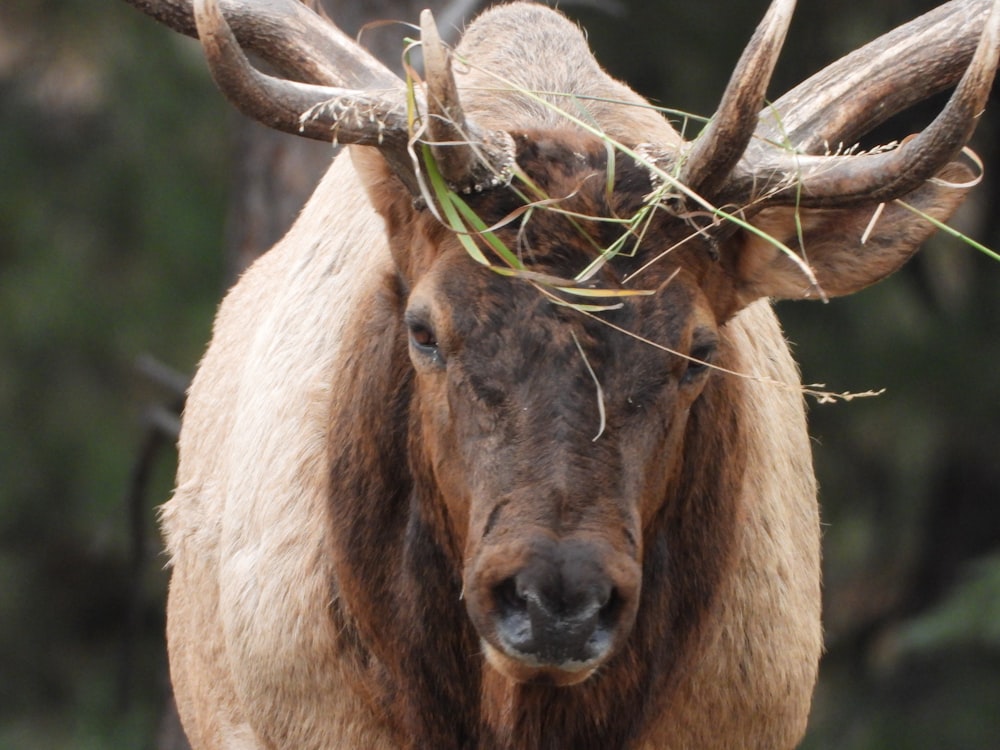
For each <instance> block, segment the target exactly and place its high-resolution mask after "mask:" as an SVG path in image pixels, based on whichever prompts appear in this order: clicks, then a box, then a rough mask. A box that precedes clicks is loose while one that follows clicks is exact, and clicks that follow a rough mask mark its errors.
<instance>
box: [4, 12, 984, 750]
mask: <svg viewBox="0 0 1000 750" xmlns="http://www.w3.org/2000/svg"><path fill="white" fill-rule="evenodd" d="M342 4H343V5H345V6H346V10H344V9H339V10H340V11H341V12H347V11H350V10H352V9H353V10H356V9H357V6H359V5H364V6H365V8H366V9H367V10H368V12H369V13H370V14H375V15H376V16H378V17H383V18H406V19H408V20H412V19H413V18H414V17H415V14H413V13H412V11H411V10H409V8H408V7H407V8H405V9H404V7H403V6H404V5H405V3H403V2H395V3H393V2H392V0H386V1H385V2H383V3H382V6H385V7H381V6H379V7H377V8H376V7H373V4H370V3H369V4H363V3H359V2H355V3H342ZM427 4H429V5H431V6H432V7H441V6H443V5H446V3H440V2H439V3H427ZM936 4H937V3H934V2H917V1H916V0H883V1H882V2H879V3H866V4H857V5H855V4H851V5H847V6H845V5H843V4H839V3H824V2H819V0H803V2H801V3H800V8H799V10H798V11H797V16H796V20H795V21H794V23H793V26H792V30H791V33H790V38H789V42H788V44H787V45H786V52H785V54H784V57H783V60H782V62H781V64H780V65H779V69H778V72H777V75H776V79H775V84H774V86H773V88H772V92H774V93H780V92H781V91H784V90H786V89H788V88H790V87H791V86H792V85H794V84H795V83H798V82H799V81H800V80H802V79H803V78H804V77H806V76H807V75H808V74H810V73H812V72H814V71H816V70H818V69H819V68H821V67H822V66H823V65H825V64H827V63H828V62H831V61H832V60H834V59H836V58H837V57H839V56H841V55H843V54H845V53H846V52H848V51H850V50H852V49H854V48H855V47H857V46H859V45H860V44H862V43H864V42H865V41H868V40H870V39H871V38H874V37H875V36H877V35H878V34H879V33H882V32H884V31H887V30H888V29H890V28H892V27H894V26H895V25H898V24H899V23H902V22H904V21H906V20H909V19H910V18H912V17H914V16H916V15H919V14H920V13H921V12H924V11H926V10H928V9H929V8H931V7H933V6H934V5H936ZM330 5H331V7H332V6H334V5H335V3H330ZM375 5H378V4H375ZM452 5H454V3H453V4H452ZM465 5H472V3H465ZM765 6H766V2H765V1H764V0H754V2H747V3H737V2H732V1H730V2H723V1H722V0H702V2H698V3H692V2H680V0H647V1H646V2H639V0H631V1H630V2H601V1H600V0H591V1H590V2H586V3H563V7H564V9H565V10H566V12H567V13H569V14H570V15H572V16H574V17H578V18H580V19H581V21H582V22H583V23H584V25H585V26H586V27H587V28H588V29H589V32H590V39H591V43H592V45H593V46H594V48H595V49H596V51H597V56H598V59H600V60H601V61H602V62H603V63H604V64H605V65H606V66H607V67H608V68H609V70H610V71H611V72H612V73H613V74H614V75H616V76H619V77H622V78H625V79H626V80H628V81H629V82H630V83H631V84H632V85H633V86H634V87H636V88H637V89H638V90H639V91H640V92H641V93H643V94H645V95H647V96H649V97H652V98H654V99H656V100H658V101H659V102H660V103H662V104H665V105H669V106H671V107H674V108H677V109H682V110H687V111H691V112H698V113H710V112H711V111H712V110H713V109H714V106H715V104H716V99H717V97H718V96H719V94H720V93H721V91H722V88H723V87H724V85H725V82H726V79H727V77H728V73H729V70H730V69H731V67H732V65H733V63H734V62H735V59H736V57H737V56H738V54H739V51H740V49H741V47H742V45H743V44H744V43H745V41H746V40H747V38H748V37H749V35H750V33H751V30H752V28H753V27H754V25H755V24H756V23H757V21H758V20H759V18H760V17H761V15H762V14H763V11H764V8H765ZM394 7H395V9H396V10H397V11H399V12H398V13H394V12H393V8H394ZM333 13H334V17H335V18H340V19H343V16H340V15H338V9H334V10H333ZM342 23H343V25H344V26H345V27H348V24H347V23H346V22H344V21H343V20H342ZM352 23H353V21H352ZM355 28H356V27H355ZM348 30H349V31H350V32H351V33H353V31H354V28H348ZM374 36H375V37H378V33H375V34H374ZM376 42H377V39H376ZM373 43H374V42H373ZM995 92H996V89H995ZM940 103H941V102H940V101H939V100H935V101H934V102H932V103H931V105H929V107H927V108H918V109H917V111H914V112H912V113H910V114H909V115H908V117H907V119H903V120H899V121H897V122H895V123H894V125H893V127H894V129H895V130H894V132H892V133H889V134H888V135H887V136H886V139H891V138H895V137H900V136H903V135H906V134H908V133H910V132H913V131H915V130H917V129H919V128H920V127H922V126H923V125H924V124H926V122H927V121H929V119H930V118H931V117H932V116H933V107H934V106H940ZM236 123H237V116H236V115H234V114H233V113H232V112H231V111H230V108H229V107H228V106H227V105H226V103H225V102H224V101H223V100H222V97H221V96H220V95H219V94H218V93H217V92H216V91H215V90H214V89H213V87H212V84H211V82H210V81H209V80H208V77H207V74H206V72H205V70H204V65H203V63H202V61H201V58H200V53H199V51H198V49H197V47H196V45H195V44H194V43H193V42H191V41H190V40H187V39H183V38H180V37H178V36H176V35H174V34H173V33H171V32H169V31H167V30H165V29H162V28H159V27H157V25H156V24H155V23H153V22H152V21H150V20H149V19H147V18H145V17H143V16H141V15H140V14H139V13H137V12H136V11H134V10H133V9H131V8H129V7H128V6H126V5H125V4H124V3H122V2H116V1H114V0H112V2H102V3H95V2H93V0H6V1H5V2H4V3H3V4H2V5H0V177H2V179H0V356H2V363H3V366H2V368H0V424H2V426H3V430H2V432H0V750H3V749H6V748H11V749H14V748H31V749H34V748H40V749H46V748H154V747H158V748H165V747H167V746H172V745H170V743H171V742H172V740H171V739H170V738H169V737H168V736H167V734H166V733H164V731H165V730H162V729H161V727H162V726H163V716H164V706H165V700H166V695H167V678H166V669H165V660H164V656H163V639H162V635H161V633H162V629H163V599H164V591H165V583H166V576H165V573H164V571H163V563H164V559H163V557H162V556H161V554H160V547H159V541H158V537H157V535H156V531H155V506H156V505H158V504H159V503H161V502H162V501H163V500H165V499H166V497H167V496H168V494H169V491H170V487H171V475H172V472H173V461H174V459H173V455H172V450H171V449H170V446H169V444H166V446H165V448H164V449H162V450H158V451H156V450H154V449H155V448H156V444H157V440H158V438H157V437H155V435H156V434H157V433H156V432H155V431H154V429H153V427H154V426H155V425H162V424H163V423H164V422H165V421H169V420H168V419H167V418H166V417H165V414H168V413H169V407H170V406H171V405H172V402H173V401H175V400H176V394H175V393H174V390H173V389H172V388H171V387H168V386H166V385H164V384H162V383H157V382H156V380H155V379H154V378H150V376H149V375H148V370H149V367H148V366H146V367H145V368H144V367H143V366H141V363H142V362H144V361H145V362H148V361H149V358H150V357H152V358H155V360H156V361H158V362H160V363H162V364H164V365H167V366H169V367H170V368H173V369H175V370H176V371H178V372H179V373H181V374H182V375H183V376H188V375H190V373H191V372H193V370H194V367H195V364H196V362H197V360H198V358H199V356H200V354H201V352H202V351H203V348H204V346H205V343H206V342H207V340H208V337H209V334H210V326H211V318H212V314H213V311H214V309H215V306H216V304H217V301H218V299H219V297H220V295H221V293H222V292H223V290H224V288H225V286H226V284H227V283H228V282H227V280H226V279H227V277H228V276H230V275H231V274H232V272H233V271H232V266H233V261H232V258H231V257H229V258H227V256H226V254H225V253H224V252H223V246H224V244H225V243H226V242H227V239H226V238H227V237H228V242H229V244H230V246H231V245H232V243H233V242H234V236H235V235H238V234H239V233H240V231H243V229H245V224H246V222H245V221H236V222H235V224H234V220H233V219H232V218H230V219H229V225H228V227H227V216H228V217H232V216H233V215H234V212H238V211H239V207H238V199H236V198H234V187H243V186H244V182H245V180H244V177H245V174H246V167H245V165H243V166H241V165H240V164H239V163H238V162H239V161H240V155H241V154H246V153H248V151H247V150H246V148H245V146H240V145H239V142H238V141H237V140H234V138H233V135H232V133H233V131H234V129H236ZM998 131H1000V100H998V99H997V97H996V96H995V95H994V97H993V101H991V104H990V108H989V109H988V112H987V115H986V116H985V117H984V119H983V122H982V124H981V126H980V129H979V132H978V134H977V136H976V138H975V140H974V142H973V145H974V146H975V147H976V149H977V151H978V152H979V154H980V155H981V156H982V157H983V159H984V161H985V162H986V164H987V180H986V181H985V182H984V184H983V185H981V186H980V187H979V188H977V189H976V191H975V192H974V197H973V198H972V199H970V201H968V205H967V207H966V208H964V209H963V211H962V213H961V214H960V215H959V216H958V217H957V218H956V220H955V222H953V223H954V224H955V225H956V226H958V227H959V228H961V229H962V230H963V231H965V232H966V233H968V234H969V235H971V236H973V237H975V238H977V239H978V240H980V241H982V242H983V243H984V244H986V245H988V246H990V247H993V248H1000V220H998V218H997V217H998V213H997V211H996V210H995V209H994V208H993V207H994V206H997V205H1000V202H998V195H997V191H998V184H1000V183H998V181H997V180H996V179H995V173H996V172H997V171H1000V170H998V167H1000V154H998V147H997V144H998V143H1000V138H998ZM241 175H242V176H243V177H241ZM236 225H238V226H236ZM234 226H235V228H234ZM241 228H243V229H241ZM235 241H236V242H239V238H236V240H235ZM998 292H1000V263H997V262H995V261H992V260H989V259H988V258H986V257H985V256H983V255H982V254H980V253H978V252H977V251H975V250H973V249H971V248H969V247H967V246H965V245H962V244H961V243H960V242H958V241H956V240H954V239H950V238H942V237H938V238H935V240H933V241H932V242H931V243H929V244H928V245H927V247H926V248H925V250H924V251H922V252H921V253H920V255H919V256H918V257H917V259H916V260H915V261H914V262H912V263H911V264H910V265H909V266H907V268H906V269H904V271H902V272H900V273H899V274H897V275H896V276H894V277H893V278H892V279H890V280H888V281H886V282H884V283H882V284H880V285H878V286H876V287H874V288H872V289H870V290H867V291H865V292H863V293H861V294H859V295H856V296H854V297H852V298H849V299H843V300H837V301H834V302H831V303H830V304H828V305H822V304H818V303H796V304H787V303H786V304H782V305H781V307H780V309H779V312H780V314H781V317H782V319H783V321H784V323H785V325H786V328H787V330H788V335H789V338H790V339H791V340H792V341H793V342H794V345H795V351H796V354H797V357H798V359H799V361H800V362H801V363H802V368H803V375H804V380H805V382H808V383H811V382H823V383H826V384H827V385H828V386H829V387H830V388H831V389H833V390H837V391H841V390H854V391H866V390H869V389H872V388H885V389H886V392H885V394H884V395H882V396H881V397H879V398H876V399H865V400H860V401H856V402H853V403H850V404H846V405H845V404H841V405H836V406H811V425H812V433H813V435H814V436H815V453H816V462H817V468H818V472H819V475H820V481H821V485H822V502H823V515H824V521H825V524H826V527H825V558H826V562H825V568H826V573H825V575H826V584H825V591H826V593H825V596H826V626H827V642H828V654H827V656H826V658H825V660H824V663H823V667H822V675H821V683H820V686H819V689H818V691H817V695H816V702H815V709H814V714H813V723H812V728H811V730H810V734H809V737H808V739H807V741H806V745H805V746H806V747H808V748H845V749H847V748H850V749H852V750H853V749H857V750H862V749H866V750H867V749H875V748H893V749H897V748H913V749H917V748H921V749H923V748H927V749H928V750H930V749H932V748H933V749H934V750H939V749H941V748H963V749H965V748H984V749H985V748H995V747H997V746H998V744H997V743H998V739H997V738H998V737H1000V710H998V708H1000V504H998V503H997V499H998V497H1000V460H998V456H997V454H998V450H1000V378H998V377H997V373H996V371H995V370H994V368H995V367H997V366H998V365H1000V294H998ZM161 444H162V441H161ZM144 458H145V459H147V460H145V461H144V460H143V459H144ZM140 469H141V470H143V471H148V473H149V474H150V481H149V485H148V488H147V492H146V493H145V494H144V495H141V496H134V494H133V493H132V492H131V490H130V487H131V486H132V484H133V482H134V480H135V479H136V472H137V471H138V470H140ZM130 498H132V499H133V500H134V499H136V498H137V499H138V501H139V502H138V503H136V502H132V501H130ZM137 532H141V534H138V533H137Z"/></svg>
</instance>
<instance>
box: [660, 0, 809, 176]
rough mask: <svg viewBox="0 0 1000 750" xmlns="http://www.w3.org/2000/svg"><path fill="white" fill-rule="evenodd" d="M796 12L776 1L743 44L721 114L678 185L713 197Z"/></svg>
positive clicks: (785, 1)
mask: <svg viewBox="0 0 1000 750" xmlns="http://www.w3.org/2000/svg"><path fill="white" fill-rule="evenodd" d="M794 10H795V0H774V2H772V3H771V5H770V7H769V8H768V10H767V13H766V14H765V16H764V19H763V20H762V21H761V22H760V25H759V26H758V27H757V30H756V31H755V32H754V35H753V37H752V38H751V39H750V42H749V44H747V47H746V49H745V50H744V51H743V55H742V56H741V57H740V60H739V62H738V63H737V64H736V69H735V70H734V71H733V74H732V76H731V77H730V79H729V84H728V85H727V86H726V91H725V93H724V94H723V95H722V101H721V103H720V104H719V109H718V110H717V111H716V113H715V115H714V117H712V120H711V121H710V122H709V124H708V125H707V126H706V127H705V129H704V130H703V131H702V132H701V134H700V135H699V136H698V138H697V139H696V140H695V141H694V143H693V144H692V147H691V152H690V153H689V154H688V156H687V158H686V159H685V161H684V166H683V168H682V170H681V174H680V180H681V182H683V183H684V184H685V185H687V186H688V187H689V188H691V190H693V191H695V192H698V193H704V194H707V195H711V194H712V193H713V192H714V191H715V190H716V189H717V188H718V187H719V186H720V185H721V184H722V182H723V181H724V180H725V178H726V177H727V176H728V175H729V173H730V172H731V171H732V169H733V167H734V166H736V163H737V162H738V161H739V159H740V157H741V156H742V155H743V152H744V151H745V150H746V147H747V144H748V143H750V139H751V138H752V137H753V134H754V130H755V129H756V128H757V118H758V113H759V112H760V109H761V107H762V106H763V104H764V94H765V93H767V84H768V83H769V82H770V80H771V73H772V72H773V71H774V66H775V63H777V61H778V55H779V53H780V52H781V46H782V44H783V43H784V41H785V34H786V33H787V31H788V24H789V23H790V22H791V20H792V11H794Z"/></svg>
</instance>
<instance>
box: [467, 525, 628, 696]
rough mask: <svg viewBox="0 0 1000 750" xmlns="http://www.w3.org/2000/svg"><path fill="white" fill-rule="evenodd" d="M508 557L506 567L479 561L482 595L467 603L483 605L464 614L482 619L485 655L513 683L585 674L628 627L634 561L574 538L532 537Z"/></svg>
mask: <svg viewBox="0 0 1000 750" xmlns="http://www.w3.org/2000/svg"><path fill="white" fill-rule="evenodd" d="M489 558H493V560H492V562H493V563H495V562H496V555H488V556H487V559H489ZM507 559H508V561H509V562H510V563H511V565H508V566H502V565H501V566H497V567H495V566H494V565H489V564H487V565H486V566H477V567H479V568H480V569H481V570H482V569H483V568H484V567H485V568H486V570H482V572H484V573H486V576H485V578H486V580H482V579H481V580H480V587H478V597H474V598H480V599H482V600H484V601H481V602H473V601H470V602H469V604H470V610H471V609H473V608H475V609H480V610H481V611H480V612H479V613H478V614H479V617H476V616H475V615H476V613H474V612H470V613H471V614H473V620H474V621H476V620H477V619H478V620H485V622H476V625H477V627H478V628H479V630H480V633H481V634H482V635H484V640H485V642H486V645H487V656H488V657H489V658H490V661H491V662H492V663H493V664H494V666H497V667H498V668H499V669H500V670H501V671H502V672H504V673H506V674H508V676H510V677H512V678H514V679H516V680H518V681H531V680H538V679H543V680H549V681H554V682H556V683H557V684H573V683H575V682H579V681H582V680H583V679H586V677H588V676H589V675H590V674H591V673H592V672H593V671H594V670H595V669H596V668H597V667H598V666H600V664H602V663H603V662H604V661H606V660H607V659H608V658H609V657H610V655H611V654H612V652H613V651H614V650H615V648H616V647H617V646H618V645H620V643H621V642H622V641H623V640H624V639H625V638H626V637H627V633H628V631H629V630H630V629H631V625H632V621H633V620H634V617H635V608H636V599H637V595H638V588H639V567H638V564H637V563H636V562H635V561H634V560H632V559H631V558H630V557H627V556H623V555H620V554H618V553H615V552H612V551H610V550H608V549H607V548H606V547H605V546H604V545H603V544H600V543H597V542H593V541H589V540H580V539H569V540H556V539H549V538H543V539H534V540H532V542H531V543H530V544H528V545H525V546H524V547H523V548H522V554H520V555H514V556H511V557H509V558H507ZM504 567H507V568H508V570H507V571H504V570H503V568H504ZM503 573H506V574H503ZM483 584H485V590H484V589H483V586H482V585H483ZM476 605H480V606H476ZM483 605H485V606H483Z"/></svg>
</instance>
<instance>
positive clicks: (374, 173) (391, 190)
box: [350, 146, 422, 284]
mask: <svg viewBox="0 0 1000 750" xmlns="http://www.w3.org/2000/svg"><path fill="white" fill-rule="evenodd" d="M350 151H351V161H352V163H353V164H354V169H355V171H356V172H357V173H358V177H359V178H360V181H361V184H362V185H363V186H364V188H365V191H366V192H367V193H368V201H369V202H370V203H371V204H372V208H374V209H375V211H376V212H377V213H378V214H379V215H380V216H381V217H382V219H383V221H385V233H386V237H387V238H388V240H389V250H390V251H391V252H392V259H393V261H394V262H395V264H396V268H397V270H398V271H399V274H400V277H401V278H402V279H403V281H405V282H406V283H407V284H410V283H411V282H412V281H413V279H414V278H415V277H416V275H417V273H418V272H419V268H418V267H417V266H418V265H420V263H421V260H420V259H421V257H422V256H421V254H420V253H419V252H418V249H417V248H415V247H413V246H412V242H411V243H407V242H406V241H405V240H407V239H408V238H411V239H412V238H413V237H415V236H417V237H419V236H420V233H419V232H414V227H413V225H414V222H415V221H417V220H418V211H417V210H416V209H415V208H414V204H413V195H412V194H411V193H410V191H409V190H407V188H406V186H405V185H404V183H403V181H402V180H401V179H400V178H399V177H398V176H397V174H396V172H395V171H394V170H393V169H392V167H391V166H390V165H389V163H388V162H387V161H386V160H385V158H384V157H383V156H382V154H381V153H379V151H378V150H377V149H375V148H372V147H370V146H351V147H350Z"/></svg>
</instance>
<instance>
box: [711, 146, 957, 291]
mask: <svg viewBox="0 0 1000 750" xmlns="http://www.w3.org/2000/svg"><path fill="white" fill-rule="evenodd" d="M974 182H975V178H974V175H973V174H972V172H971V170H970V169H969V168H968V167H967V166H965V165H964V164H960V163H958V162H952V163H950V164H949V165H948V166H946V167H945V168H944V169H943V170H941V172H939V173H938V175H937V177H936V178H934V179H932V180H928V181H927V182H926V183H924V185H922V186H921V187H920V188H918V189H917V190H914V191H913V192H912V193H910V194H909V195H906V196H905V197H904V198H903V199H902V200H901V201H891V202H888V203H886V204H884V205H882V207H881V213H878V211H879V205H878V204H872V205H861V206H854V207H850V208H790V207H780V208H768V209H764V210H763V211H761V212H760V213H759V214H757V215H756V216H755V217H754V218H753V219H752V223H753V225H754V226H755V227H756V228H757V229H760V230H761V231H762V232H764V233H766V234H767V235H768V236H770V237H773V238H775V239H778V240H781V241H782V242H783V243H784V244H785V245H786V246H787V247H790V248H792V249H795V250H797V252H798V253H799V256H800V259H801V260H803V261H804V262H805V263H806V264H808V266H809V268H811V269H812V272H813V274H814V276H815V283H814V282H813V281H812V280H810V279H809V278H808V276H807V274H806V272H805V271H804V269H803V267H802V265H801V264H800V263H798V262H796V261H795V260H794V259H792V258H790V257H789V256H788V254H787V253H785V252H784V251H783V250H781V249H780V248H778V247H775V245H774V244H773V243H771V242H769V241H767V240H766V239H764V238H762V237H759V236H757V235H755V234H751V233H750V232H743V233H742V234H741V236H740V237H737V238H734V240H735V241H734V244H733V245H731V247H730V250H731V251H732V252H733V253H734V256H735V257H731V258H730V261H731V262H732V263H733V265H734V266H735V276H736V279H737V282H736V283H737V307H743V306H745V305H747V304H749V303H750V302H752V301H754V300H755V299H759V298H761V297H772V298H775V299H817V298H822V297H824V296H826V297H840V296H843V295H845V294H853V293H854V292H857V291H859V290H861V289H864V288H865V287H866V286H869V285H870V284H874V283H875V282H876V281H880V280H881V279H884V278H885V277H886V276H888V275H889V274H891V273H893V272H895V271H896V270H897V269H899V268H900V267H901V266H902V265H903V264H904V263H905V262H906V261H907V260H909V258H910V256H911V255H913V253H915V252H916V250H917V248H919V247H920V245H921V243H923V242H924V240H926V239H927V238H928V237H930V236H931V235H932V234H933V233H934V231H935V229H936V227H935V226H934V224H932V223H931V222H929V221H927V220H926V219H925V218H923V217H921V216H920V215H919V214H918V213H916V212H914V211H912V210H910V209H909V208H907V207H906V206H904V205H903V203H905V204H907V205H909V206H911V207H913V208H915V209H917V210H918V211H920V212H923V213H925V214H927V215H928V216H932V217H933V218H934V219H936V220H937V221H940V222H946V221H947V220H948V219H949V217H951V215H952V213H954V211H955V210H956V209H957V208H958V206H959V205H960V204H961V203H962V201H963V200H964V199H965V195H966V193H967V192H968V189H969V187H971V186H972V184H973V183H974ZM800 230H801V233H800ZM866 235H867V236H866ZM800 238H801V239H800Z"/></svg>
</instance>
